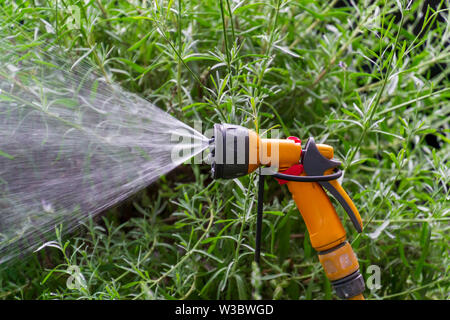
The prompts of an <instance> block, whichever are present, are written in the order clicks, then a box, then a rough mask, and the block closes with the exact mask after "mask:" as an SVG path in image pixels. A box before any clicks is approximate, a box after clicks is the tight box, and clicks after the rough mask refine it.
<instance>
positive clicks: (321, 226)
mask: <svg viewBox="0 0 450 320" xmlns="http://www.w3.org/2000/svg"><path fill="white" fill-rule="evenodd" d="M287 186H288V188H289V191H290V192H291V193H292V197H293V199H294V201H295V204H296V205H297V208H298V210H299V211H300V213H301V215H302V217H303V220H304V221H305V224H306V228H307V229H308V232H309V237H310V239H311V245H312V246H313V248H314V249H316V250H317V251H323V250H328V249H330V248H333V247H335V246H336V245H338V244H339V243H341V242H343V241H345V238H346V237H345V230H344V227H343V226H342V223H341V221H340V220H339V216H338V215H337V213H336V210H335V209H334V207H333V204H332V203H331V201H330V199H329V198H328V196H327V194H326V193H325V191H324V190H323V189H322V187H321V186H320V185H319V184H318V183H317V182H294V181H289V182H288V183H287Z"/></svg>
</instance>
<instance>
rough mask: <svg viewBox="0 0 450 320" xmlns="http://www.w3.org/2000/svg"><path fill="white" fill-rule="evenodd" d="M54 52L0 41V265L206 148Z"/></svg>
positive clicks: (146, 105)
mask: <svg viewBox="0 0 450 320" xmlns="http://www.w3.org/2000/svg"><path fill="white" fill-rule="evenodd" d="M0 29H1V28H0ZM57 51H58V50H57V48H56V47H55V46H53V45H51V44H47V43H41V44H40V45H39V46H32V45H30V46H28V45H16V44H15V41H14V37H12V36H10V37H5V38H3V40H0V266H2V265H4V264H5V263H6V262H8V261H11V260H13V259H14V258H17V257H24V256H25V255H26V254H27V253H28V252H30V251H33V250H36V249H37V248H38V247H40V246H41V245H42V244H43V243H46V242H48V241H50V240H52V239H54V234H55V228H56V227H58V226H60V225H62V226H63V228H64V229H63V230H64V231H65V233H67V232H69V231H71V230H73V229H74V228H76V227H77V226H79V225H80V224H82V223H86V222H87V221H88V219H90V218H92V217H95V216H96V215H97V214H98V213H100V212H102V211H104V210H106V209H108V208H110V207H112V206H114V205H116V204H118V203H119V202H121V201H123V200H125V199H127V198H128V197H130V196H131V195H133V194H134V193H136V192H137V191H139V190H141V189H143V188H145V187H146V186H148V185H149V184H150V183H152V182H153V181H154V180H156V179H157V178H158V177H159V176H161V175H163V174H166V173H168V172H169V171H171V170H172V169H174V168H175V167H177V166H178V165H180V164H182V163H183V162H185V161H186V160H188V159H190V158H191V157H193V156H195V155H196V154H199V153H201V152H202V151H203V150H204V149H205V148H207V147H208V139H207V138H206V137H204V136H203V135H202V134H201V133H199V132H197V131H196V130H194V129H192V128H191V127H189V126H187V125H186V124H184V123H182V122H181V121H179V120H177V119H175V118H174V117H172V116H170V115H169V114H168V113H166V112H164V111H162V110H161V109H159V108H157V107H156V106H154V105H153V104H151V103H150V102H148V101H146V100H144V99H143V98H141V97H139V96H137V95H135V94H132V93H129V92H126V91H125V90H123V89H121V88H120V87H119V86H117V85H114V84H112V83H110V82H109V81H108V80H107V79H106V78H105V76H104V75H100V74H98V72H97V71H96V68H95V67H93V66H92V65H90V64H89V63H87V62H84V61H81V60H77V61H76V62H75V63H72V61H73V60H71V59H67V58H63V57H61V56H60V55H59V54H57V53H56V52H57ZM177 137H179V138H180V139H177ZM174 154H175V155H178V156H174Z"/></svg>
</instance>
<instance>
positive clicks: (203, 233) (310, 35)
mask: <svg viewBox="0 0 450 320" xmlns="http://www.w3.org/2000/svg"><path fill="white" fill-rule="evenodd" d="M448 6H449V3H448V1H442V2H441V3H440V4H439V5H438V6H437V7H434V8H432V7H427V2H422V1H414V2H413V1H360V2H357V4H356V5H354V4H353V2H347V1H332V2H331V3H329V2H325V1H324V2H320V1H282V0H272V1H267V2H258V1H252V0H249V1H241V2H239V1H230V0H221V1H213V0H208V1H181V0H178V1H155V2H146V1H130V2H128V1H93V0H91V1H76V0H65V1H31V0H30V1H14V2H13V1H6V2H5V3H3V4H2V5H1V7H0V12H1V16H2V18H3V21H4V24H5V25H7V24H8V23H9V24H11V23H13V24H14V25H15V27H16V28H17V27H20V28H23V29H24V30H27V29H28V30H32V29H33V28H35V27H36V26H38V28H39V33H38V34H39V35H40V36H39V37H37V38H34V41H36V42H37V41H39V40H40V39H41V38H46V39H47V40H51V41H56V42H57V43H59V45H60V46H61V49H62V50H63V51H64V50H66V51H71V52H75V53H77V54H78V55H79V56H80V57H83V59H88V60H89V61H91V62H92V63H93V64H95V65H96V66H98V69H99V72H101V73H103V74H104V75H105V77H107V78H108V79H111V80H114V81H116V82H119V83H120V84H121V85H122V86H124V87H125V88H127V89H128V90H130V91H132V92H137V93H139V94H141V95H142V96H144V97H146V98H147V99H149V100H150V101H152V102H153V103H155V104H156V105H158V106H159V107H160V108H162V109H165V110H167V111H168V112H169V113H171V114H173V115H174V116H176V117H177V118H179V119H180V120H182V121H184V122H186V123H188V124H192V123H193V122H194V121H196V120H202V121H203V123H204V126H205V127H211V126H212V124H213V123H215V122H229V123H236V124H241V125H244V126H247V127H250V128H252V129H256V130H257V131H259V130H261V131H263V130H264V129H267V128H272V127H274V126H280V128H281V129H282V132H283V133H284V134H285V135H286V136H288V135H295V136H299V137H301V138H307V137H308V136H310V135H313V136H314V137H315V138H316V140H318V141H320V142H325V141H326V142H327V143H328V144H330V145H333V146H334V148H335V150H336V155H337V157H338V158H340V159H341V160H342V161H343V163H344V168H345V177H344V182H343V183H344V186H345V188H346V189H347V190H348V192H349V194H351V196H352V197H353V199H354V201H355V204H356V206H357V207H358V209H359V211H360V212H361V215H362V217H363V220H364V224H365V230H364V233H363V234H362V235H356V233H355V232H354V231H353V230H352V228H348V233H349V238H350V239H352V246H353V248H354V249H355V251H356V253H357V254H358V257H359V259H360V263H361V267H362V268H361V269H362V272H363V273H364V272H365V270H367V268H368V266H369V265H372V264H376V265H378V266H380V268H381V271H382V274H381V282H382V283H381V289H378V290H373V291H370V290H367V296H368V297H369V298H371V299H389V298H393V299H448V292H449V290H448V287H449V263H448V262H449V257H448V251H449V246H448V243H449V237H448V231H449V230H448V228H449V227H448V225H449V223H448V222H449V219H450V218H449V217H448V213H449V210H448V197H449V191H448V185H449V176H448V172H449V170H448V154H449V139H448V132H449V128H448V110H449V109H448V106H449V104H448V100H449V96H450V90H449V80H448V75H449V68H448V63H449V60H450V51H449V50H450V49H449V48H450V46H449V45H448V43H449V37H450V28H449V23H448V21H449V10H448ZM74 12H79V16H77V15H76V14H74ZM77 19H78V20H77ZM74 25H75V26H76V28H75V27H74ZM0 156H1V154H0ZM256 180H257V179H255V176H254V175H251V176H249V177H243V178H240V179H238V180H232V181H211V179H210V177H209V173H208V167H207V166H199V165H192V166H182V167H180V168H179V169H177V170H175V171H173V172H172V173H170V174H168V175H167V176H165V177H162V178H161V179H160V180H159V181H158V182H157V183H156V184H154V185H152V186H150V187H149V188H148V189H147V190H145V191H142V192H140V193H139V194H137V195H136V196H134V197H133V198H132V199H130V200H129V201H127V202H126V203H125V204H124V205H122V206H120V207H118V208H114V209H112V210H110V211H109V212H108V213H107V214H106V215H104V216H103V218H102V220H101V221H92V222H91V223H89V224H88V225H86V226H84V227H83V228H82V229H81V230H79V231H78V232H77V233H75V234H71V235H65V236H64V237H61V235H58V240H57V241H56V242H55V243H52V245H54V246H55V248H52V247H50V246H49V247H46V248H45V249H43V250H41V251H39V252H37V253H36V254H34V255H32V257H31V258H30V259H29V260H26V261H25V263H24V262H17V264H16V265H14V266H12V267H10V268H8V269H7V270H5V271H2V272H1V273H0V288H1V289H0V297H3V298H19V299H23V298H40V299H52V298H70V299H78V298H86V299H130V298H131V299H134V298H150V299H153V298H165V299H192V298H209V299H215V298H227V299H228V298H239V299H245V298H255V299H258V298H274V299H312V298H319V299H320V298H322V299H332V298H333V295H332V293H331V287H330V284H329V283H328V282H327V280H326V277H325V276H324V274H323V271H322V270H321V268H320V265H319V262H318V260H317V258H316V257H315V255H314V254H313V252H312V249H311V246H310V244H309V240H308V235H307V233H306V230H305V226H304V224H303V222H302V221H301V218H300V215H299V214H298V212H297V209H296V208H295V206H294V204H293V201H292V200H291V199H290V195H289V194H288V192H287V191H286V190H285V188H283V187H280V186H278V185H277V184H276V182H274V181H271V180H270V179H266V180H267V181H266V186H265V188H266V203H265V208H264V211H265V217H264V233H263V256H262V265H261V269H260V268H259V267H258V266H256V265H254V264H252V260H253V246H254V242H255V237H254V233H255V225H254V222H255V218H256V216H255V213H256V212H255V211H256V203H255V202H256V197H255V191H256V185H257V183H256V182H257V181H256ZM337 207H338V206H337ZM338 210H340V209H338ZM340 213H341V216H342V217H344V214H343V212H340ZM344 219H345V218H344ZM347 222H348V221H347ZM346 224H347V225H348V223H346ZM74 267H77V268H74ZM77 270H78V271H77ZM77 272H78V274H77ZM69 276H78V279H83V278H84V281H81V282H80V283H82V284H83V285H81V286H79V287H78V288H73V289H69V288H68V287H67V285H66V281H67V279H68V277H69ZM365 276H366V277H367V276H369V275H368V274H365Z"/></svg>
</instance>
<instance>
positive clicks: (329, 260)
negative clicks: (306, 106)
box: [210, 124, 365, 300]
mask: <svg viewBox="0 0 450 320" xmlns="http://www.w3.org/2000/svg"><path fill="white" fill-rule="evenodd" d="M210 151H211V155H210V158H211V159H212V161H211V173H212V176H213V178H214V179H234V178H237V177H241V176H244V175H247V174H249V173H251V172H254V171H255V170H256V169H258V168H260V175H259V177H260V179H259V191H258V214H257V227H256V230H257V235H256V248H255V260H256V261H257V262H259V259H260V244H261V228H262V211H263V210H262V198H263V188H264V178H263V177H264V175H263V173H261V168H262V167H275V168H278V172H275V173H272V174H271V175H273V176H274V177H275V178H276V179H277V180H278V182H279V183H280V184H287V187H288V189H289V191H290V192H291V194H292V197H293V199H294V202H295V204H296V206H297V208H298V209H299V211H300V213H301V215H302V217H303V220H304V221H305V224H306V227H307V229H308V232H309V237H310V240H311V245H312V247H313V248H314V249H315V250H316V251H317V253H318V257H319V261H320V263H321V264H322V267H323V269H324V271H325V274H326V276H327V278H328V279H329V280H330V281H331V284H332V285H333V287H334V290H335V291H336V294H337V296H338V297H339V298H341V299H351V300H362V299H364V298H363V295H362V293H363V292H364V288H365V286H364V279H363V277H362V275H361V273H360V271H359V264H358V260H357V258H356V255H355V253H354V251H353V249H352V247H351V245H350V244H349V243H348V242H347V241H346V232H345V230H344V227H343V226H342V223H341V221H340V219H339V217H338V215H337V213H336V210H335V208H334V206H333V205H332V203H331V201H330V198H329V197H328V195H327V193H326V192H325V190H324V189H326V190H327V191H328V192H329V193H330V194H331V195H332V196H333V197H334V198H335V199H336V200H337V201H338V202H339V203H340V204H341V205H342V207H343V208H344V209H345V211H346V212H347V214H348V216H349V217H350V220H351V221H352V223H353V225H354V227H355V229H356V230H357V231H358V232H362V228H363V226H362V220H361V217H360V214H359V212H358V210H357V208H356V206H355V205H354V203H353V201H352V200H351V198H350V197H349V196H348V194H347V193H346V192H345V190H344V189H343V188H342V186H341V185H340V184H339V182H338V181H337V180H336V179H337V178H339V177H340V176H342V172H341V171H340V170H339V169H338V167H339V166H340V162H339V161H336V160H334V159H333V156H334V150H333V147H331V146H329V145H326V144H316V143H315V141H314V139H313V138H309V139H308V141H307V142H306V145H305V148H304V149H302V146H301V141H300V139H299V138H297V137H288V138H287V139H262V138H260V137H259V136H258V134H257V133H256V132H254V131H252V130H248V129H247V128H244V127H242V126H237V125H230V124H215V125H214V136H213V138H212V139H211V141H210Z"/></svg>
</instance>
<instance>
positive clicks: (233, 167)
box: [210, 123, 249, 179]
mask: <svg viewBox="0 0 450 320" xmlns="http://www.w3.org/2000/svg"><path fill="white" fill-rule="evenodd" d="M210 150H211V154H210V159H211V174H212V176H213V178H214V179H234V178H237V177H241V176H244V175H246V174H248V164H249V131H248V129H247V128H244V127H241V126H238V125H233V124H219V123H216V124H215V125H214V136H213V137H212V139H211V140H210Z"/></svg>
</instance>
